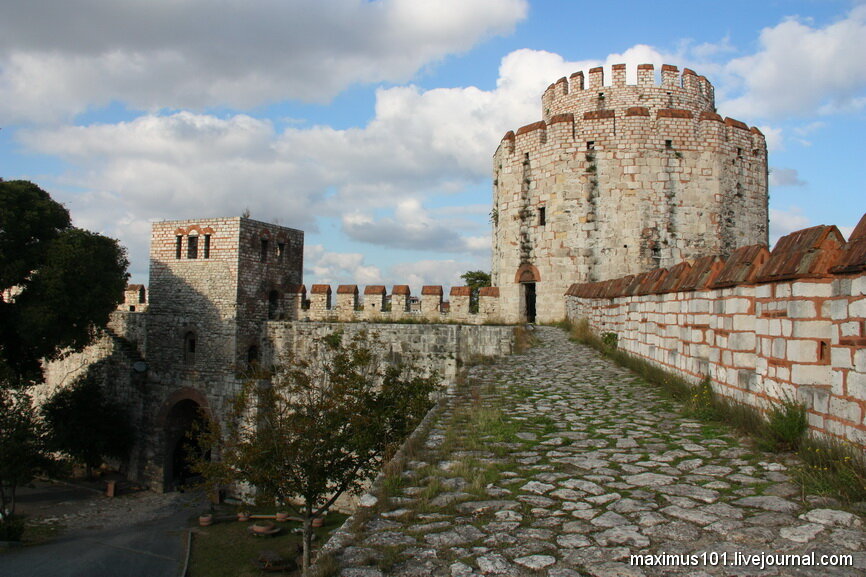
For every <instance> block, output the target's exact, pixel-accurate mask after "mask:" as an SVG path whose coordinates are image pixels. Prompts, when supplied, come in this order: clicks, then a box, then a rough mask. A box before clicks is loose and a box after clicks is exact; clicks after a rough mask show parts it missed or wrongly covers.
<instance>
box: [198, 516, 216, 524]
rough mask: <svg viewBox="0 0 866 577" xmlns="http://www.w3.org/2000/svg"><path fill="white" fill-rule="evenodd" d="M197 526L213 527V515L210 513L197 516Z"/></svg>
mask: <svg viewBox="0 0 866 577" xmlns="http://www.w3.org/2000/svg"><path fill="white" fill-rule="evenodd" d="M198 524H199V525H200V526H202V527H208V526H210V525H213V515H211V514H210V513H205V514H204V515H199V517H198Z"/></svg>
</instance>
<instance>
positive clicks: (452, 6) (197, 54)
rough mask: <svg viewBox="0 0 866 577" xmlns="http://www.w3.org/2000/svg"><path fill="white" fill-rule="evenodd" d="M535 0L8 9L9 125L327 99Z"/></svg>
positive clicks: (511, 16) (398, 72)
mask: <svg viewBox="0 0 866 577" xmlns="http://www.w3.org/2000/svg"><path fill="white" fill-rule="evenodd" d="M527 9H528V6H527V2H526V0H427V1H425V2H417V1H415V0H379V1H377V2H366V1H362V0H329V2H328V3H327V4H323V3H321V2H319V1H318V0H295V1H292V2H285V1H283V0H261V1H259V2H254V3H249V2H239V1H229V2H221V3H220V4H219V5H218V6H215V5H214V4H213V3H211V2H208V1H207V0H186V1H184V2H166V1H153V0H127V1H125V2H116V1H115V0H86V1H85V2H76V3H70V2H63V1H60V0H53V1H48V2H13V3H5V4H4V7H3V18H2V19H0V94H2V96H3V97H2V98H0V120H2V121H3V122H4V123H7V124H8V123H10V122H13V123H14V122H18V121H21V120H34V119H35V120H53V119H58V118H64V117H70V116H73V115H75V114H77V113H79V112H82V111H84V110H86V109H88V108H93V107H100V106H103V105H106V104H108V103H110V102H113V101H119V102H123V103H125V104H127V105H128V106H130V107H132V108H133V109H138V110H151V111H153V110H158V109H164V108H174V109H178V108H188V109H201V108H203V107H207V106H229V107H242V108H243V107H249V106H254V105H259V104H262V103H268V102H277V101H282V100H286V99H302V100H311V101H323V100H327V99H329V98H330V97H332V96H334V95H335V94H337V93H338V92H340V91H341V90H343V89H345V88H346V87H347V86H350V85H352V84H355V83H359V82H382V81H388V82H406V81H408V80H410V79H411V78H412V77H413V76H414V75H415V74H416V73H417V72H418V71H419V69H421V68H422V67H424V66H425V65H429V64H430V63H434V62H436V61H437V60H440V59H441V58H443V57H445V56H447V55H449V54H453V53H457V52H462V51H465V50H468V49H469V48H471V47H472V46H473V45H474V44H476V43H477V42H479V41H480V40H482V39H484V38H486V37H488V36H491V35H497V34H506V33H509V32H510V31H511V30H512V29H513V27H514V25H515V24H516V23H517V22H519V21H520V20H522V19H523V18H524V17H525V16H526V13H527Z"/></svg>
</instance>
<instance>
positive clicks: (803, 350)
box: [785, 339, 818, 363]
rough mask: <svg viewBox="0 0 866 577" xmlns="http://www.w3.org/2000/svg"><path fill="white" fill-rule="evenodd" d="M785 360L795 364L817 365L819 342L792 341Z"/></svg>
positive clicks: (789, 342)
mask: <svg viewBox="0 0 866 577" xmlns="http://www.w3.org/2000/svg"><path fill="white" fill-rule="evenodd" d="M785 358H787V359H788V360H789V361H792V362H795V363H816V362H818V342H817V341H812V340H798V339H791V340H789V341H788V343H787V355H786V356H785Z"/></svg>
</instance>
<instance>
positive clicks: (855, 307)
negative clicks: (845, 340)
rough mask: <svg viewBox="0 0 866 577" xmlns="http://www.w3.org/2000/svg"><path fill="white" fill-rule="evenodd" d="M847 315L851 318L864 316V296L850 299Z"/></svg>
mask: <svg viewBox="0 0 866 577" xmlns="http://www.w3.org/2000/svg"><path fill="white" fill-rule="evenodd" d="M848 315H849V317H851V318H860V319H862V318H866V298H861V299H858V300H855V301H851V302H850V303H849V304H848Z"/></svg>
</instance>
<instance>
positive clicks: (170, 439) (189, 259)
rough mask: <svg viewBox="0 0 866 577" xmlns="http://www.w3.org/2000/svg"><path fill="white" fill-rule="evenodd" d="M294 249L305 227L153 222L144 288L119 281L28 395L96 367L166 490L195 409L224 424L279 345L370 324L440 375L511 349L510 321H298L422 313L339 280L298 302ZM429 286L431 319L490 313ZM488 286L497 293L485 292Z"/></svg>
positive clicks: (148, 470)
mask: <svg viewBox="0 0 866 577" xmlns="http://www.w3.org/2000/svg"><path fill="white" fill-rule="evenodd" d="M302 255H303V232H301V231H298V230H293V229H289V228H285V227H280V226H276V225H272V224H267V223H263V222H258V221H254V220H250V219H247V218H216V219H206V220H185V221H171V222H159V223H155V224H154V225H153V233H152V239H151V268H150V292H149V295H148V294H147V291H146V289H145V287H143V286H140V285H131V286H130V287H128V289H127V291H126V293H125V294H124V299H123V302H122V303H121V304H120V305H119V306H118V310H117V311H116V312H115V313H114V314H113V315H112V318H111V322H110V323H109V326H108V328H107V330H106V331H105V334H104V336H103V337H102V338H100V339H99V340H98V341H97V342H96V343H94V344H93V345H92V346H90V347H88V348H87V349H86V350H85V351H83V352H81V353H79V354H73V355H70V356H68V357H67V358H65V359H63V360H62V361H58V362H54V363H50V364H49V365H48V366H47V367H46V385H45V386H43V387H41V388H40V389H39V391H38V392H37V396H38V397H39V398H40V399H41V398H45V397H47V396H49V395H50V394H51V393H52V392H53V391H54V390H56V388H58V387H61V386H64V385H68V384H69V383H71V382H72V381H73V380H74V379H75V377H77V376H79V375H80V374H82V373H84V372H85V371H88V370H99V371H101V373H100V377H101V378H102V380H103V381H104V382H105V387H106V391H107V392H108V394H110V395H111V396H112V397H114V398H116V399H118V400H120V401H121V402H122V403H123V404H124V405H125V407H126V408H127V409H128V410H129V412H130V418H131V419H132V421H133V423H134V425H135V427H136V429H137V430H138V431H139V434H140V437H139V441H138V443H137V446H136V447H135V449H134V451H133V455H132V458H131V459H130V461H129V462H128V463H127V464H126V471H127V473H128V475H129V476H130V477H131V478H134V479H137V480H139V481H142V482H146V483H148V484H149V485H150V486H151V487H152V488H153V489H156V490H171V489H173V488H174V487H175V485H176V483H177V482H178V481H179V480H182V477H183V473H184V472H183V471H182V469H183V467H184V464H183V457H184V453H183V451H184V449H183V448H182V444H183V440H184V435H185V434H186V433H187V432H188V431H189V429H190V427H191V426H192V423H193V422H194V421H195V420H196V419H197V418H198V411H199V410H202V409H203V410H204V411H205V412H206V413H208V414H209V415H210V416H211V417H212V418H214V419H216V420H217V421H218V422H219V421H221V420H222V419H223V415H224V414H225V412H226V409H227V407H228V403H229V402H230V401H231V399H232V398H233V397H234V396H235V395H236V394H237V393H238V392H239V391H240V388H241V385H242V383H243V381H244V378H245V377H244V375H245V374H248V373H247V369H248V368H250V367H251V366H252V365H253V363H256V362H259V363H269V362H272V361H276V362H278V361H280V360H281V357H282V355H283V353H285V352H294V353H296V354H297V353H300V354H303V352H304V350H305V349H304V343H308V342H310V341H311V339H312V338H314V337H318V336H324V335H326V334H328V333H331V332H334V331H336V330H342V331H343V332H345V333H349V334H350V335H351V334H352V333H355V332H357V331H360V330H367V331H368V332H369V333H371V334H375V335H378V336H379V338H380V339H381V342H382V343H383V347H384V349H385V350H382V351H381V352H382V354H383V355H384V356H385V357H386V358H387V359H389V360H392V361H401V360H403V361H412V362H415V363H416V364H417V365H418V366H419V367H420V368H421V370H423V371H425V372H430V371H436V372H437V373H438V374H439V375H441V376H442V378H443V380H445V381H448V380H450V379H453V378H454V377H455V375H456V371H457V368H458V366H459V365H460V364H461V363H463V362H465V361H468V360H471V359H472V358H474V357H476V356H487V355H494V356H498V355H503V354H509V353H510V352H511V346H512V327H506V326H489V327H488V326H468V325H467V326H462V325H458V324H447V325H445V324H439V325H437V326H431V325H422V324H390V325H377V324H375V323H370V322H359V323H354V324H351V325H340V324H328V323H311V322H303V321H298V320H297V319H298V318H299V317H300V318H302V319H307V320H308V319H310V317H316V318H317V319H318V320H333V321H355V320H358V321H368V320H376V319H378V320H388V319H392V320H400V319H401V318H403V315H405V318H416V319H418V320H419V321H420V320H424V319H425V317H423V316H421V315H422V312H423V311H422V312H415V311H410V310H409V307H408V299H409V296H410V295H409V290H408V287H395V290H394V291H393V292H394V293H395V294H394V295H393V296H392V300H391V302H392V303H393V304H395V305H396V306H397V311H398V312H396V313H393V314H392V313H391V312H390V311H382V308H383V306H384V303H385V297H386V296H387V295H386V292H385V289H384V287H368V289H369V290H365V291H364V292H365V301H363V302H364V304H365V307H364V310H359V309H360V303H361V301H360V300H359V298H358V288H357V287H356V286H355V285H343V286H341V287H340V288H339V289H338V291H337V293H338V294H337V299H336V302H335V303H331V302H330V293H331V289H330V287H328V286H326V285H314V286H313V288H312V291H311V295H310V297H311V304H310V305H309V306H305V301H306V290H305V288H304V286H303V285H302V284H301V280H302V278H301V274H302V265H303V263H302ZM435 288H437V289H438V296H437V297H436V299H434V300H435V302H433V301H432V300H431V301H430V302H429V303H428V304H427V307H426V308H425V310H426V313H425V314H426V315H427V316H429V318H430V319H434V318H435V319H436V320H438V321H442V320H447V319H448V318H451V319H453V320H455V321H459V320H461V319H465V320H467V321H468V319H469V318H470V317H471V318H472V319H474V320H476V324H477V323H480V322H482V321H481V320H480V319H482V317H483V319H485V320H487V319H491V318H493V317H494V316H495V308H496V307H495V305H491V304H490V303H485V304H484V307H483V310H484V311H486V314H484V315H470V314H469V313H468V298H469V297H468V293H466V291H464V290H458V291H457V293H459V294H455V295H454V296H453V297H452V300H454V299H458V300H459V299H462V298H465V300H466V303H465V305H466V306H460V305H459V303H458V306H457V309H458V310H460V311H464V309H465V314H464V313H463V312H461V313H459V314H458V315H456V316H454V317H449V315H448V313H447V312H442V309H443V302H442V292H443V291H442V287H435ZM426 292H431V291H426ZM432 292H434V293H435V292H437V291H435V290H432ZM485 293H486V297H485V298H494V300H495V297H492V296H491V295H492V294H493V293H494V291H490V290H487V291H485ZM148 297H149V298H148ZM423 298H426V299H428V300H429V299H430V298H432V297H429V296H425V297H423ZM483 300H484V299H482V301H483ZM365 311H366V314H365ZM319 313H320V314H319ZM301 315H303V316H301Z"/></svg>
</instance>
